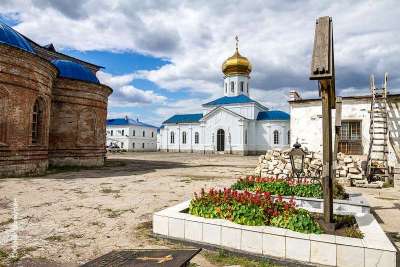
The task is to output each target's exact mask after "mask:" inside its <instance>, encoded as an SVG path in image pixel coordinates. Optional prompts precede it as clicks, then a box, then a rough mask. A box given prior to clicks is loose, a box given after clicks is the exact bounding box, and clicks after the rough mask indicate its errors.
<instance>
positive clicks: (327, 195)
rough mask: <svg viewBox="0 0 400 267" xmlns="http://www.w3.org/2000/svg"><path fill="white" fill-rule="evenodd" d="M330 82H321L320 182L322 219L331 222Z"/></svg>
mask: <svg viewBox="0 0 400 267" xmlns="http://www.w3.org/2000/svg"><path fill="white" fill-rule="evenodd" d="M329 87H330V83H324V82H321V97H322V149H323V151H322V164H323V166H322V174H323V175H322V183H323V191H324V221H325V223H327V224H328V223H333V179H332V177H333V168H332V160H333V157H332V113H331V108H330V101H331V100H330V98H331V97H334V96H331V95H330V94H331V93H332V91H331V90H330V88H329Z"/></svg>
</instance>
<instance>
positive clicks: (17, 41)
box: [0, 21, 35, 54]
mask: <svg viewBox="0 0 400 267" xmlns="http://www.w3.org/2000/svg"><path fill="white" fill-rule="evenodd" d="M0 43H4V44H8V45H11V46H14V47H18V48H20V49H23V50H25V51H28V52H30V53H33V54H34V53H35V52H34V51H33V49H32V47H31V45H30V44H29V42H28V41H27V40H26V39H25V38H24V37H23V36H22V35H21V34H20V33H19V32H17V31H15V30H14V29H13V28H11V27H10V26H8V25H7V24H5V23H3V22H1V21H0Z"/></svg>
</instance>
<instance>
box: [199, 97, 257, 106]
mask: <svg viewBox="0 0 400 267" xmlns="http://www.w3.org/2000/svg"><path fill="white" fill-rule="evenodd" d="M243 103H257V101H255V100H253V99H251V98H250V97H248V96H246V95H238V96H224V97H221V98H218V99H216V100H214V101H211V102H208V103H206V104H203V106H219V105H227V104H243Z"/></svg>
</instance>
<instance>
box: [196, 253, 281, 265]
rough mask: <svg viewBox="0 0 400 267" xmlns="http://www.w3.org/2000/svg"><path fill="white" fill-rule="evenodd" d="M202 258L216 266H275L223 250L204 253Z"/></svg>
mask: <svg viewBox="0 0 400 267" xmlns="http://www.w3.org/2000/svg"><path fill="white" fill-rule="evenodd" d="M202 254H203V255H204V257H205V258H206V259H207V260H208V261H210V262H211V263H212V264H215V265H216V266H228V265H229V266H230V265H235V266H236V265H239V266H241V267H272V266H277V265H272V264H270V263H269V262H268V261H267V260H251V259H247V258H244V257H238V256H236V255H234V254H232V253H229V252H226V251H225V250H219V251H218V253H216V252H211V251H205V252H203V253H202Z"/></svg>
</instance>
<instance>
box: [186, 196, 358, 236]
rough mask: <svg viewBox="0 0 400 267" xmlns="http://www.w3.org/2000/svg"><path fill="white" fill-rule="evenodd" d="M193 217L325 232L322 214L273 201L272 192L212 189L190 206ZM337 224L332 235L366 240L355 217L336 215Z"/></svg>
mask: <svg viewBox="0 0 400 267" xmlns="http://www.w3.org/2000/svg"><path fill="white" fill-rule="evenodd" d="M189 213H190V214H191V215H196V216H200V217H203V218H208V219H226V220H229V221H232V222H234V223H237V224H241V225H248V226H262V225H270V226H275V227H280V228H285V229H289V230H292V231H296V232H301V233H307V234H309V233H313V234H321V233H322V232H323V231H322V230H321V227H320V225H319V222H321V221H322V220H321V214H318V213H312V212H310V211H307V210H305V209H301V208H296V203H295V201H294V198H293V197H292V198H291V199H290V200H289V201H285V200H283V199H282V197H281V196H278V197H276V198H272V197H271V194H270V193H269V192H264V193H260V192H256V193H250V192H248V191H244V192H238V191H235V190H232V189H226V188H225V189H224V190H223V191H222V190H218V191H217V190H215V189H213V188H211V189H210V190H209V192H208V193H206V192H205V191H204V189H202V190H201V193H200V194H197V193H195V196H194V198H193V199H192V201H191V202H190V205H189ZM334 220H335V221H336V222H337V223H338V225H340V227H339V228H338V229H337V230H336V231H334V232H332V233H330V234H337V235H342V236H348V237H355V238H362V235H361V234H360V232H359V229H358V227H357V223H356V221H355V219H354V217H353V216H350V215H347V216H346V215H335V218H334Z"/></svg>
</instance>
